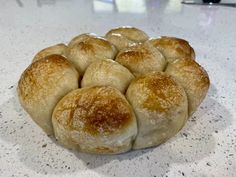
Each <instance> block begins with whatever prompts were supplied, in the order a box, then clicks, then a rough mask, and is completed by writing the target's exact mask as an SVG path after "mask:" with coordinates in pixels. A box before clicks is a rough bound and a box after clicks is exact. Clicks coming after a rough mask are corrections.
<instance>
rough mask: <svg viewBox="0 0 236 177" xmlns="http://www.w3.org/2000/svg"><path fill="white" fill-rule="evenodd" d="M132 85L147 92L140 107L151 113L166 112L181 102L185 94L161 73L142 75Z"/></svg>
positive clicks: (172, 80) (167, 76)
mask: <svg viewBox="0 0 236 177" xmlns="http://www.w3.org/2000/svg"><path fill="white" fill-rule="evenodd" d="M132 84H135V85H139V88H140V89H142V90H147V92H148V93H147V97H146V99H145V101H144V102H143V104H142V107H143V108H146V109H148V110H151V111H158V112H168V111H169V110H170V109H172V108H173V107H176V106H178V105H179V103H181V102H182V101H183V98H184V94H185V92H184V91H183V88H182V87H180V85H179V84H177V82H176V81H175V80H174V79H173V78H172V77H171V76H169V75H167V74H164V73H162V72H152V73H148V74H146V75H142V76H140V77H137V78H136V79H135V81H134V82H133V83H132ZM132 84H131V85H132Z"/></svg>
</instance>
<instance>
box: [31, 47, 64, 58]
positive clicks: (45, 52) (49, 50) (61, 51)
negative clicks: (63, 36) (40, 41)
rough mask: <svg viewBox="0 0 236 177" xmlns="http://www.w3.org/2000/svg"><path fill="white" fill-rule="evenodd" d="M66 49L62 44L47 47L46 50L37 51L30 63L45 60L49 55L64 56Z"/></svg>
mask: <svg viewBox="0 0 236 177" xmlns="http://www.w3.org/2000/svg"><path fill="white" fill-rule="evenodd" d="M66 49H67V46H66V45H65V44H62V43H60V44H56V45H53V46H50V47H47V48H45V49H43V50H41V51H39V52H38V53H37V54H36V55H35V56H34V58H33V61H32V62H35V61H37V60H40V59H42V58H45V57H47V56H49V55H53V54H57V55H63V56H65V55H66Z"/></svg>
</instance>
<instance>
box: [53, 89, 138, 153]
mask: <svg viewBox="0 0 236 177" xmlns="http://www.w3.org/2000/svg"><path fill="white" fill-rule="evenodd" d="M52 123H53V128H54V131H55V136H56V138H57V139H58V140H59V142H61V143H62V144H64V145H65V146H66V147H69V148H72V149H77V150H79V151H82V152H87V153H96V154H117V153H122V152H126V151H129V150H130V149H131V146H132V142H133V140H134V138H135V136H136V134H137V125H136V118H135V115H134V113H133V110H132V108H131V106H130V105H129V103H128V102H127V100H126V99H125V97H124V95H123V94H122V93H120V92H119V91H118V90H117V89H115V88H112V87H109V86H108V87H107V86H105V87H90V88H82V89H77V90H74V91H72V92H70V93H69V94H67V95H66V96H65V97H64V98H63V99H62V100H61V101H60V102H59V103H58V104H57V106H56V108H55V110H54V112H53V116H52Z"/></svg>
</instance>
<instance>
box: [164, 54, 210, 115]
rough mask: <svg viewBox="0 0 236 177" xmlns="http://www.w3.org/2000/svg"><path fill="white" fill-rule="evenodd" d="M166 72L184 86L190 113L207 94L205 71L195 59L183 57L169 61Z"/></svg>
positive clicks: (208, 83) (208, 81)
mask: <svg viewBox="0 0 236 177" xmlns="http://www.w3.org/2000/svg"><path fill="white" fill-rule="evenodd" d="M166 73H168V74H170V75H172V76H173V77H174V78H175V79H176V80H178V82H179V83H180V84H181V85H182V86H183V87H184V89H185V92H186V93H187V96H188V104H189V115H192V114H193V113H194V112H195V111H196V109H197V107H198V106H199V105H200V103H201V102H202V101H203V99H204V98H205V96H206V94H207V91H208V88H209V85H210V80H209V77H208V74H207V72H206V71H205V70H204V69H203V68H202V67H201V66H200V65H199V64H198V63H197V62H196V61H194V60H191V59H186V58H185V59H179V60H175V61H174V62H173V63H169V65H168V66H167V69H166Z"/></svg>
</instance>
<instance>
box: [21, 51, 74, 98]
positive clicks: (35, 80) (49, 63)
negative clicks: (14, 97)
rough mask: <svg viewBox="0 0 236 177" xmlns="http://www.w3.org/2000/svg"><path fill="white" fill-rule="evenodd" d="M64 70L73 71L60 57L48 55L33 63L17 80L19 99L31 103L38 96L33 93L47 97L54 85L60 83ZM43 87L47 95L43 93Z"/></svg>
mask: <svg viewBox="0 0 236 177" xmlns="http://www.w3.org/2000/svg"><path fill="white" fill-rule="evenodd" d="M65 69H72V70H73V69H74V68H73V67H72V66H71V64H70V63H69V62H68V61H67V60H66V59H65V58H64V57H63V56H61V55H50V56H47V57H45V58H43V59H40V60H37V61H35V62H34V63H32V64H31V65H29V66H28V68H27V69H26V70H25V71H24V72H23V74H22V75H21V78H20V80H19V83H18V91H19V94H20V95H21V98H22V99H24V100H25V101H27V100H28V101H33V99H34V97H35V96H36V98H38V96H39V95H36V94H35V93H38V94H44V95H45V96H47V94H48V93H51V92H53V91H54V88H55V87H54V85H55V84H56V83H57V82H60V77H61V76H62V74H63V72H65ZM74 70H75V69H74ZM75 74H77V72H76V70H75ZM50 79H53V80H50ZM45 87H46V88H47V89H46V90H47V93H46V92H45V91H44V88H45ZM50 88H51V89H50Z"/></svg>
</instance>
